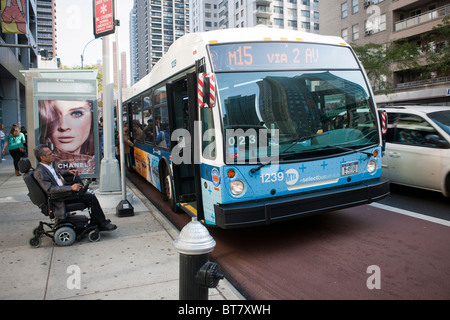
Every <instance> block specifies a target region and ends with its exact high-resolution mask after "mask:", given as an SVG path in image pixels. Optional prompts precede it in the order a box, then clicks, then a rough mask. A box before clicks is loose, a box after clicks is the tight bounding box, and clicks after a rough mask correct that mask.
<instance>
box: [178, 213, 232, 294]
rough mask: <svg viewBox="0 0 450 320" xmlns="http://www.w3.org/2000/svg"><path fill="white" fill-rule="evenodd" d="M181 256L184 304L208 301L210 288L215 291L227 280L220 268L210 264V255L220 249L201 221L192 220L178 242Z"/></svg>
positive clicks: (181, 285) (180, 281)
mask: <svg viewBox="0 0 450 320" xmlns="http://www.w3.org/2000/svg"><path fill="white" fill-rule="evenodd" d="M174 246H175V248H176V249H177V251H178V252H179V254H180V280H179V284H180V288H179V290H180V292H179V298H180V300H208V288H215V287H216V286H217V283H218V281H219V280H220V279H223V275H222V273H220V272H219V270H220V267H219V266H218V265H217V264H216V263H213V262H209V261H208V254H209V253H210V252H211V251H212V250H213V249H214V247H215V246H216V241H214V239H213V238H212V237H211V235H210V234H209V232H208V229H206V227H205V226H203V225H202V224H201V223H200V222H198V221H197V218H192V221H191V222H189V223H188V224H187V225H186V226H185V227H184V228H183V229H182V230H181V232H180V234H179V236H178V238H177V239H175V241H174Z"/></svg>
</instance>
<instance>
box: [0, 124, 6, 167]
mask: <svg viewBox="0 0 450 320" xmlns="http://www.w3.org/2000/svg"><path fill="white" fill-rule="evenodd" d="M4 129H5V125H4V124H3V123H0V141H1V149H0V155H1V160H0V161H5V160H6V159H5V153H4V152H3V147H4V146H5V138H6V135H5V132H4V131H3V130H4Z"/></svg>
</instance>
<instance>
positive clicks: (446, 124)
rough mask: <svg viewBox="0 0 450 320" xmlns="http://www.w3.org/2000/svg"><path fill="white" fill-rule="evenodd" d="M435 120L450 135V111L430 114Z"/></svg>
mask: <svg viewBox="0 0 450 320" xmlns="http://www.w3.org/2000/svg"><path fill="white" fill-rule="evenodd" d="M428 116H429V117H430V118H431V119H433V120H434V122H435V123H436V124H437V125H438V126H439V127H441V128H442V129H443V130H444V131H445V132H447V133H448V134H449V135H450V111H440V112H433V113H430V114H428Z"/></svg>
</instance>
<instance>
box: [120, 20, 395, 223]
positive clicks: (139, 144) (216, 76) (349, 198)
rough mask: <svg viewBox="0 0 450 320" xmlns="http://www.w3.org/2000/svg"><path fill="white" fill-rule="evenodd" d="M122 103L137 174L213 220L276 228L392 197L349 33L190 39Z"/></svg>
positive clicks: (180, 206) (249, 31) (177, 204)
mask: <svg viewBox="0 0 450 320" xmlns="http://www.w3.org/2000/svg"><path fill="white" fill-rule="evenodd" d="M124 110H125V111H124V113H126V115H125V117H126V119H125V121H126V122H127V123H128V124H129V127H130V135H131V138H132V139H133V140H134V148H132V149H133V150H132V154H133V161H132V166H133V169H134V170H136V171H137V172H139V174H141V175H142V176H143V177H144V178H146V179H147V180H148V181H149V182H150V183H152V184H153V185H154V186H155V187H156V188H158V189H159V190H160V191H161V192H162V193H163V195H164V196H165V198H166V199H167V200H168V201H170V204H171V207H172V209H173V210H174V211H180V212H186V213H188V214H190V215H192V216H197V218H198V220H199V221H202V222H203V223H204V224H206V225H217V226H219V227H221V228H234V227H245V226H254V225H263V224H270V223H272V222H277V221H283V220H287V219H293V218H298V217H302V216H306V215H310V214H317V213H323V212H329V211H332V210H338V209H342V208H346V207H351V206H358V205H362V204H367V203H371V202H373V201H377V200H380V199H382V198H384V197H385V196H387V195H388V194H389V183H388V181H383V180H382V179H381V156H382V147H383V146H382V145H383V142H382V139H383V136H382V133H381V130H380V122H379V115H378V114H377V111H376V108H375V103H374V101H373V93H372V92H371V89H370V85H369V82H368V80H367V76H366V75H365V72H364V70H363V67H362V65H361V64H360V62H359V61H358V59H357V58H356V56H355V54H354V52H353V50H352V49H351V47H350V46H349V45H348V44H347V43H345V42H344V40H342V39H341V38H339V37H330V36H319V35H316V34H310V33H303V32H298V31H291V30H280V29H271V28H264V27H256V28H241V29H226V30H220V31H210V32H205V33H193V34H187V35H185V36H183V37H181V38H180V39H178V40H177V41H175V42H174V43H173V44H172V46H171V47H170V48H169V50H168V52H167V54H165V55H164V56H163V57H162V58H161V59H160V60H159V62H158V63H157V64H156V65H155V66H154V68H153V69H152V71H151V73H150V74H148V75H147V76H146V77H145V78H143V79H142V80H140V81H139V82H138V83H136V84H135V85H134V86H133V87H132V88H130V89H128V92H124Z"/></svg>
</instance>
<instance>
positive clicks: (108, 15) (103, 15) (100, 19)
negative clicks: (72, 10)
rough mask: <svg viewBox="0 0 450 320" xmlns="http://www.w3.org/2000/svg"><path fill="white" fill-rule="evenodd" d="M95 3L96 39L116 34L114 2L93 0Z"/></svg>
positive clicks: (110, 0)
mask: <svg viewBox="0 0 450 320" xmlns="http://www.w3.org/2000/svg"><path fill="white" fill-rule="evenodd" d="M93 3H94V8H93V12H94V36H95V38H100V37H103V36H106V35H108V34H112V33H114V32H115V23H114V0H93Z"/></svg>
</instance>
